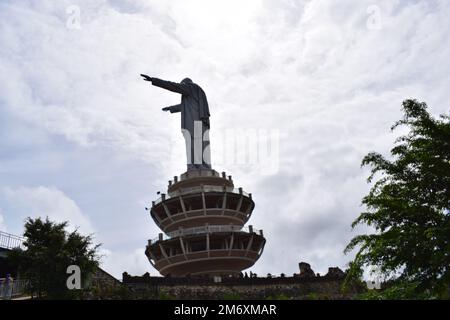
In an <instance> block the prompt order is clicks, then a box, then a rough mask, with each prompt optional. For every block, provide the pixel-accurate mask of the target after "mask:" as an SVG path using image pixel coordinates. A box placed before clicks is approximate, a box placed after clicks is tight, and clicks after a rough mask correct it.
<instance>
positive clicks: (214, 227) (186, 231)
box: [151, 225, 263, 243]
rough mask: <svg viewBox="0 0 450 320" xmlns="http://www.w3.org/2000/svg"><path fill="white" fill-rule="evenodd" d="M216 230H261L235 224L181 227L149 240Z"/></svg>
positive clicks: (154, 240)
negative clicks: (164, 235)
mask: <svg viewBox="0 0 450 320" xmlns="http://www.w3.org/2000/svg"><path fill="white" fill-rule="evenodd" d="M216 232H247V233H257V234H259V235H262V234H263V233H262V230H258V229H254V228H253V227H252V226H248V227H242V226H235V225H207V226H200V227H193V228H181V229H178V230H175V231H171V232H167V237H166V238H164V237H163V236H162V234H161V236H159V237H156V238H153V239H151V242H152V243H154V242H157V241H159V240H168V239H171V238H176V237H183V236H188V235H197V234H206V233H216Z"/></svg>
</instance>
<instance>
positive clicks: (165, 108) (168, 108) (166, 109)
mask: <svg viewBox="0 0 450 320" xmlns="http://www.w3.org/2000/svg"><path fill="white" fill-rule="evenodd" d="M162 111H170V107H164V108H162Z"/></svg>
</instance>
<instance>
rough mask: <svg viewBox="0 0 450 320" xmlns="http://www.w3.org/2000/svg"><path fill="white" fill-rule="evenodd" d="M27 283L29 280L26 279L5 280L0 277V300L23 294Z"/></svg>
mask: <svg viewBox="0 0 450 320" xmlns="http://www.w3.org/2000/svg"><path fill="white" fill-rule="evenodd" d="M28 285H29V281H28V280H26V279H19V280H7V279H5V278H0V300H2V299H3V300H9V299H11V298H14V297H18V296H21V295H24V294H25V293H26V290H27V288H28Z"/></svg>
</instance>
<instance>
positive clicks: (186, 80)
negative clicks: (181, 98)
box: [181, 78, 192, 84]
mask: <svg viewBox="0 0 450 320" xmlns="http://www.w3.org/2000/svg"><path fill="white" fill-rule="evenodd" d="M181 83H185V84H188V83H192V80H191V79H189V78H184V79H183V80H181Z"/></svg>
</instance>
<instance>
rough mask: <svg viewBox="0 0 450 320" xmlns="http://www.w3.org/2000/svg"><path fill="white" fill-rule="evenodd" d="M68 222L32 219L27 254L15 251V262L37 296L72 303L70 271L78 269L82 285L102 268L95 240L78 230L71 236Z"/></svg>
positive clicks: (27, 232) (28, 224)
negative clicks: (69, 282)
mask: <svg viewBox="0 0 450 320" xmlns="http://www.w3.org/2000/svg"><path fill="white" fill-rule="evenodd" d="M66 227H67V222H63V223H55V222H52V221H49V220H48V218H46V220H45V221H43V220H42V219H41V218H37V219H32V218H28V219H27V220H26V222H25V232H24V237H25V239H26V240H25V242H24V247H25V250H22V249H15V250H13V252H12V253H11V255H10V258H11V260H12V261H13V262H14V263H15V264H16V265H17V266H18V267H19V273H20V275H21V277H22V278H26V279H29V281H30V287H31V290H32V292H33V293H35V294H37V295H38V297H40V298H41V297H46V298H49V299H68V298H73V297H74V296H75V295H76V292H75V291H70V290H68V288H67V285H66V281H67V277H68V276H69V274H67V273H66V272H67V267H68V266H70V265H77V266H79V267H80V269H81V278H82V281H86V280H87V278H88V277H89V275H90V274H91V273H92V272H93V271H94V270H95V269H96V268H97V267H98V256H97V249H98V247H99V246H100V245H93V243H92V237H91V236H90V235H89V236H82V235H80V234H79V233H78V232H77V231H76V230H75V231H73V232H67V231H66V230H65V229H66Z"/></svg>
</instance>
